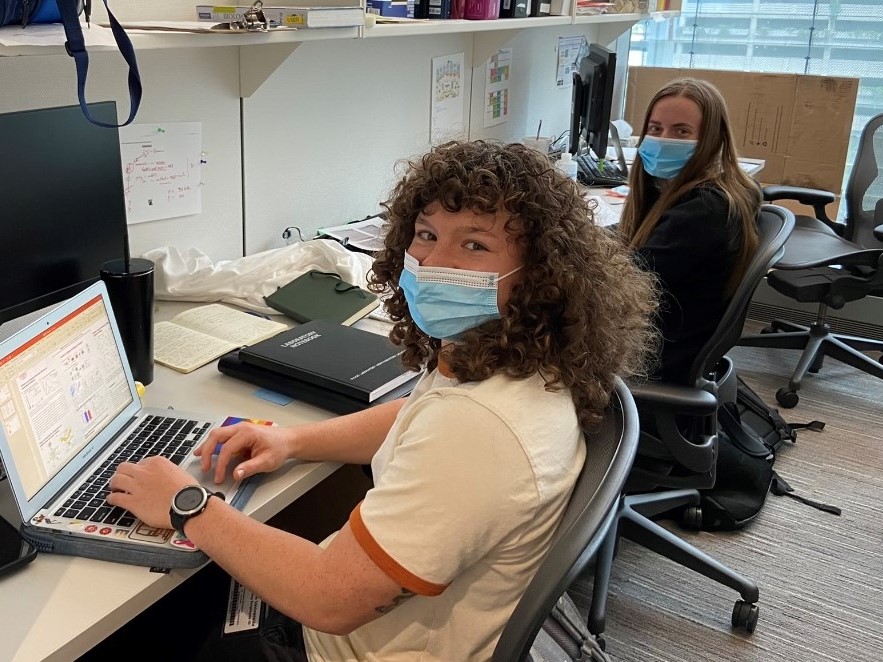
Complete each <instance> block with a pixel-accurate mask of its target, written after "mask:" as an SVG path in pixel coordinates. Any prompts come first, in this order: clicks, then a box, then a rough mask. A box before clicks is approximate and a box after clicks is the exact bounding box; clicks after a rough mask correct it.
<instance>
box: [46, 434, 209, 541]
mask: <svg viewBox="0 0 883 662" xmlns="http://www.w3.org/2000/svg"><path fill="white" fill-rule="evenodd" d="M209 427H211V424H210V423H198V422H197V421H191V420H188V419H185V418H171V417H163V416H147V417H145V418H144V420H142V421H141V423H140V424H139V425H138V427H137V428H135V429H134V430H133V431H132V432H130V433H129V436H128V437H126V439H125V440H124V441H123V442H121V443H120V444H119V446H118V447H117V448H116V450H114V452H113V453H112V454H111V455H110V457H108V458H107V459H106V460H105V461H104V462H103V463H102V464H101V466H100V467H98V468H97V469H96V471H95V473H93V474H92V475H91V476H89V477H88V478H87V479H86V480H85V481H84V482H83V483H82V484H81V485H80V486H79V487H78V488H77V489H76V491H75V492H74V493H73V494H71V496H70V498H69V499H67V501H66V502H65V503H64V505H62V506H61V508H59V509H58V510H57V511H56V512H55V516H56V517H70V518H73V519H84V520H89V521H90V522H104V523H105V524H116V525H118V526H131V525H132V524H133V523H134V522H135V517H134V516H133V515H132V514H131V513H130V512H129V511H127V510H123V509H122V508H118V507H114V506H111V505H110V504H108V503H107V501H106V500H105V499H106V497H107V495H108V494H109V493H110V488H109V487H108V485H107V483H108V481H109V480H110V477H111V476H113V474H114V472H115V471H116V468H117V465H118V464H119V463H120V462H137V461H138V460H140V459H141V458H142V457H145V456H147V455H162V456H163V457H167V458H169V459H170V460H171V461H172V462H174V463H175V464H181V462H183V461H184V458H186V457H187V456H188V455H189V454H190V452H191V451H192V450H193V448H194V447H195V446H196V444H197V442H198V441H200V440H201V439H202V436H203V435H204V434H205V433H206V431H207V430H208V428H209Z"/></svg>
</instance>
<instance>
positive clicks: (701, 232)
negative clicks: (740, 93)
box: [619, 78, 761, 384]
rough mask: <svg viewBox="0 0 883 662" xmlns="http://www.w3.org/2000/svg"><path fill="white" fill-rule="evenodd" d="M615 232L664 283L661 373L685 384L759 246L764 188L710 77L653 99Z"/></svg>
mask: <svg viewBox="0 0 883 662" xmlns="http://www.w3.org/2000/svg"><path fill="white" fill-rule="evenodd" d="M629 188H630V193H629V196H628V199H627V200H626V203H625V206H624V208H623V212H622V219H621V221H620V224H619V231H620V233H621V235H622V237H623V238H624V239H625V241H626V242H627V244H628V245H629V246H631V247H632V248H633V249H634V250H635V251H636V252H637V253H638V255H639V256H640V258H641V259H640V261H641V263H642V265H643V266H644V268H646V269H648V270H649V271H652V272H654V273H655V274H656V275H657V276H658V278H659V281H660V286H661V289H662V301H661V305H660V309H659V312H658V315H657V326H658V328H659V331H660V334H661V336H662V349H661V353H660V356H659V363H658V369H657V375H658V376H659V377H660V378H661V379H662V380H664V381H666V382H671V383H682V384H686V382H687V381H688V374H687V373H688V372H689V369H690V365H691V363H692V361H693V359H694V358H695V356H696V354H697V352H698V351H699V350H700V349H701V348H702V346H703V345H704V344H705V342H706V341H707V340H708V339H709V338H710V337H711V334H712V333H713V332H714V330H715V328H716V327H717V325H718V324H719V323H720V320H721V318H722V316H723V313H724V310H725V309H726V306H727V304H728V302H729V300H730V297H731V295H732V294H733V292H734V291H735V289H736V287H737V286H738V284H739V282H740V280H741V278H742V275H743V273H744V271H745V269H746V267H747V265H748V262H749V260H750V259H751V256H752V254H753V252H754V250H755V248H756V247H757V231H756V222H757V214H758V211H759V209H760V204H761V194H760V189H759V187H758V186H757V184H756V183H755V182H754V180H752V179H751V178H750V177H748V176H747V175H746V174H745V173H744V172H743V171H742V170H741V168H740V167H739V163H738V161H737V158H736V150H735V147H734V141H733V133H732V129H731V127H730V120H729V117H728V115H727V107H726V102H725V101H724V99H723V97H722V96H721V93H720V92H719V91H718V90H717V88H716V87H714V86H713V85H712V84H710V83H708V82H706V81H703V80H697V79H693V78H682V79H678V80H675V81H672V82H670V83H669V84H668V85H666V86H665V87H663V88H662V89H661V90H659V91H658V92H657V93H656V95H655V96H654V97H653V99H652V100H651V102H650V105H649V106H648V108H647V113H646V115H645V117H644V124H643V126H642V127H641V143H640V144H639V147H638V154H637V156H636V157H635V162H634V165H633V167H632V171H631V174H630V176H629Z"/></svg>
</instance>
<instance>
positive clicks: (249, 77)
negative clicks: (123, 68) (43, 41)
mask: <svg viewBox="0 0 883 662" xmlns="http://www.w3.org/2000/svg"><path fill="white" fill-rule="evenodd" d="M679 14H680V12H679V11H665V12H654V13H652V14H595V15H587V16H536V17H526V18H499V19H492V20H485V21H467V20H440V21H425V22H413V23H384V24H374V25H370V26H366V27H365V28H356V27H353V28H312V29H303V30H291V31H284V32H281V31H280V32H269V33H231V34H204V33H192V32H162V33H160V32H156V31H145V30H136V29H128V30H127V33H128V34H129V36H130V38H131V39H132V45H133V46H134V47H135V52H136V53H137V52H138V51H151V50H164V49H189V48H217V47H223V46H240V47H244V48H243V49H242V56H243V61H242V64H241V67H240V69H241V71H240V95H241V96H242V97H247V96H250V95H251V94H252V93H253V92H254V91H255V90H257V89H258V88H259V87H260V86H261V85H262V84H263V82H264V81H265V80H266V79H267V77H268V76H269V75H270V74H272V73H273V71H275V69H276V68H277V67H278V66H279V65H280V64H281V63H282V62H284V61H285V59H286V58H288V57H289V56H290V55H291V53H293V52H294V51H295V49H296V48H297V47H298V46H299V45H300V44H302V43H304V42H308V41H329V40H334V39H358V38H364V37H370V38H374V39H376V38H390V37H409V36H418V35H440V34H454V33H491V32H497V33H499V37H500V38H503V37H504V34H503V32H505V31H516V30H525V29H530V28H542V27H550V26H556V25H589V24H598V25H600V26H601V28H600V29H601V32H600V34H599V38H598V41H599V43H608V42H610V41H613V40H614V39H615V38H616V37H617V36H618V35H619V34H621V33H622V32H623V31H624V30H626V29H627V28H628V27H629V26H631V25H633V24H634V23H636V22H637V21H639V20H642V19H645V18H660V19H663V18H670V17H672V16H677V15H679ZM369 21H370V19H369ZM123 23H125V21H123ZM491 41H494V40H493V39H492V40H491ZM87 49H88V51H89V52H90V53H100V52H115V51H116V50H117V48H116V46H115V45H88V46H87ZM64 53H65V49H64V46H63V45H57V46H0V57H4V56H39V55H62V54H64Z"/></svg>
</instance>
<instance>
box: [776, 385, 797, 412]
mask: <svg viewBox="0 0 883 662" xmlns="http://www.w3.org/2000/svg"><path fill="white" fill-rule="evenodd" d="M776 402H778V403H779V404H780V405H782V406H783V407H784V408H785V409H791V408H792V407H796V406H797V403H798V402H800V396H799V395H797V391H792V390H791V389H790V388H780V389H779V390H778V391H776Z"/></svg>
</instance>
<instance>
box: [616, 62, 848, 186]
mask: <svg viewBox="0 0 883 662" xmlns="http://www.w3.org/2000/svg"><path fill="white" fill-rule="evenodd" d="M684 76H689V77H691V78H701V79H703V80H707V81H708V82H710V83H712V84H713V85H715V86H716V87H717V88H718V89H719V90H720V91H721V94H723V96H724V99H726V101H727V110H728V112H729V115H730V121H731V122H732V127H733V133H734V135H735V139H736V150H737V152H738V154H739V156H747V157H751V158H757V159H764V160H765V161H766V165H765V166H764V169H763V171H762V172H761V174H760V178H761V179H763V181H764V182H766V183H768V184H789V185H791V186H805V187H808V188H816V189H822V190H825V191H832V192H833V193H836V194H839V193H840V189H841V187H842V185H843V176H844V170H845V167H846V150H847V148H848V146H849V133H850V130H851V128H852V118H853V114H854V112H855V98H856V94H857V92H858V82H859V81H858V79H857V78H840V77H834V76H808V75H802V74H767V73H751V72H744V71H714V70H710V69H669V68H660V67H629V74H628V83H627V85H626V105H625V119H626V121H627V122H628V123H629V124H631V125H632V126H633V127H634V128H635V131H636V132H638V131H640V129H641V126H642V124H643V121H644V113H645V112H646V109H647V106H648V104H649V103H650V99H652V98H653V95H654V94H656V92H657V91H658V90H659V89H660V88H661V87H663V86H664V85H665V84H666V83H668V82H669V81H671V80H674V79H675V78H681V77H684Z"/></svg>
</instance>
